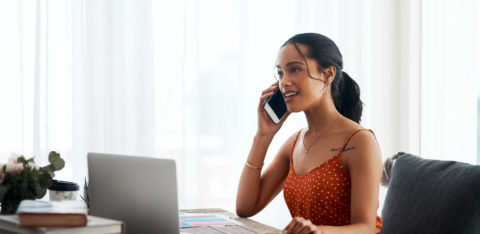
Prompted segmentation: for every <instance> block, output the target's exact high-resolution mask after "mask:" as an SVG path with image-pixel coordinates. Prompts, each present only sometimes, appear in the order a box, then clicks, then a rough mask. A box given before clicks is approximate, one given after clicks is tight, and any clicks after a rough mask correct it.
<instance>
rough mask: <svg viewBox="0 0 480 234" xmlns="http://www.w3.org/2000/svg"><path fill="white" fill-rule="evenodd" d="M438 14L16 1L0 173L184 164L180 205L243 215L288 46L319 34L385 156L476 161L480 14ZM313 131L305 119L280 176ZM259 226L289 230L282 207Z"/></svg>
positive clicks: (0, 68)
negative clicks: (267, 100)
mask: <svg viewBox="0 0 480 234" xmlns="http://www.w3.org/2000/svg"><path fill="white" fill-rule="evenodd" d="M436 3H437V1H429V0H424V1H415V0H408V1H400V0H391V1H383V0H365V1H356V0H342V1H327V0H323V1H313V0H311V1H274V0H265V1H253V0H248V1H239V0H230V1H223V0H184V1H168V2H167V1H150V0H142V1H129V0H123V1H91V0H81V1H24V0H19V1H2V2H0V31H1V32H2V37H1V39H0V51H1V53H0V110H2V112H1V113H2V115H0V129H1V130H0V160H2V161H6V160H7V158H8V156H9V153H10V152H18V153H23V154H25V155H27V156H32V155H35V156H38V160H39V162H45V160H46V154H47V152H48V151H50V150H57V151H59V152H60V153H61V155H62V157H64V158H66V159H67V167H66V168H65V169H63V170H62V171H61V173H59V174H58V175H57V177H58V178H60V179H65V180H74V181H76V182H78V183H80V184H83V180H84V178H85V176H86V174H87V168H86V161H85V160H86V153H87V152H90V151H96V152H108V153H118V154H129V155H140V156H152V157H167V158H174V159H176V161H177V168H178V177H179V195H180V207H181V208H199V207H221V208H225V209H228V210H230V211H234V207H235V195H236V188H237V183H238V177H239V174H240V170H241V168H242V167H243V163H244V160H245V158H246V155H247V153H248V151H249V147H250V144H251V140H252V137H253V135H254V133H255V130H256V112H255V110H256V106H257V104H258V103H257V102H258V98H259V94H260V92H261V90H262V89H264V88H265V87H267V86H268V85H269V84H271V83H272V82H273V81H274V79H273V76H272V71H273V67H274V62H275V58H276V54H277V51H278V49H279V46H280V45H281V44H282V43H283V42H284V41H285V40H286V39H288V38H289V37H290V36H292V35H293V34H295V33H300V32H307V31H313V32H319V33H322V34H324V35H327V36H329V37H330V38H332V39H333V40H334V41H335V42H336V43H337V45H338V46H339V47H340V50H341V51H342V53H343V56H344V63H345V66H344V67H345V71H347V72H348V73H349V74H351V76H352V77H353V78H354V79H355V80H357V82H358V83H359V85H360V87H361V90H362V100H363V101H364V103H365V108H364V117H363V122H362V124H363V125H364V126H365V127H367V128H372V129H373V130H374V131H375V132H376V134H377V137H378V139H379V143H380V146H381V148H382V152H383V155H384V157H388V156H390V155H391V154H393V153H395V152H397V151H407V152H412V153H418V154H421V155H422V156H426V157H432V158H441V159H452V160H460V161H467V162H472V163H475V162H476V161H475V160H476V151H475V150H476V147H478V136H477V135H475V134H476V131H477V130H476V129H477V126H478V123H477V113H478V109H477V107H476V106H475V105H476V100H477V93H476V90H475V89H476V88H475V87H477V82H479V74H480V71H479V68H478V66H476V64H479V58H480V56H479V50H480V49H479V48H480V47H479V45H478V41H480V40H479V39H480V38H479V32H480V23H479V22H480V21H479V20H478V15H480V6H479V5H478V3H476V2H474V1H460V3H461V4H460V3H458V4H457V1H450V0H443V1H440V3H439V4H436ZM447 9H448V10H449V11H448V13H447ZM475 17H477V18H476V19H475ZM440 38H441V39H440ZM472 116H473V117H472ZM304 125H305V123H304V120H303V116H302V114H294V115H291V117H290V119H289V120H288V121H287V122H286V124H285V125H284V127H283V128H282V130H281V131H280V132H279V134H278V135H277V136H276V138H275V139H274V142H273V143H272V145H271V148H270V150H269V152H268V155H267V158H266V161H267V162H266V164H268V163H269V162H270V161H271V160H272V158H273V156H274V154H275V153H276V150H277V149H278V148H279V146H280V144H282V143H283V141H284V140H285V139H286V138H287V137H288V136H289V135H291V134H292V133H294V132H295V131H297V130H298V129H300V128H301V127H303V126H304ZM126 173H135V172H134V171H132V172H126ZM158 176H161V173H160V172H159V175H158ZM152 179H154V177H153V178H152ZM254 218H255V219H258V220H260V221H262V222H265V223H267V224H271V225H274V226H277V227H279V228H281V227H283V226H285V225H286V224H287V222H288V221H289V219H290V214H289V212H288V210H287V209H286V207H285V204H284V201H283V196H282V195H280V196H278V197H277V198H276V199H275V200H274V201H273V202H272V204H271V205H269V206H268V207H267V208H266V209H265V210H264V211H262V212H261V213H260V214H259V215H257V216H255V217H254Z"/></svg>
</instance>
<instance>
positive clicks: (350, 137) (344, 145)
mask: <svg viewBox="0 0 480 234" xmlns="http://www.w3.org/2000/svg"><path fill="white" fill-rule="evenodd" d="M363 130H365V131H369V132H371V133H372V134H373V137H375V133H373V131H372V130H371V129H366V128H362V129H357V130H355V132H353V133H352V135H350V136H349V137H348V138H347V140H346V141H345V144H343V146H342V148H341V149H340V154H341V153H342V152H343V150H345V147H347V144H348V142H350V139H352V137H353V136H355V134H357V132H360V131H363ZM375 142H377V137H375ZM377 146H378V142H377Z"/></svg>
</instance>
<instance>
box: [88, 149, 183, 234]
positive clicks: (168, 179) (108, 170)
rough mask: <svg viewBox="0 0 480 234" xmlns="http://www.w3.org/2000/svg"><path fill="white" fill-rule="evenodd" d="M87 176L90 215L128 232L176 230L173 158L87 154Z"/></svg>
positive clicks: (173, 231)
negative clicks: (121, 225)
mask: <svg viewBox="0 0 480 234" xmlns="http://www.w3.org/2000/svg"><path fill="white" fill-rule="evenodd" d="M88 175H89V181H88V183H89V186H88V193H89V198H90V214H91V215H94V216H100V217H106V218H111V219H116V220H121V221H124V222H125V224H126V230H127V233H179V224H178V222H179V220H178V200H177V177H176V169H175V161H174V160H171V159H158V158H145V157H133V156H124V155H113V154H99V153H88Z"/></svg>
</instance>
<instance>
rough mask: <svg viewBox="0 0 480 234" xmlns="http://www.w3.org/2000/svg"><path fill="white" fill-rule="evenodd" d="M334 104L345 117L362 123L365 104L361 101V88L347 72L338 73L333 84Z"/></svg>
mask: <svg viewBox="0 0 480 234" xmlns="http://www.w3.org/2000/svg"><path fill="white" fill-rule="evenodd" d="M332 98H333V103H335V107H336V108H337V110H338V112H340V114H342V115H343V116H345V117H347V118H349V119H351V120H353V121H355V122H357V123H360V120H361V118H362V111H363V103H362V101H361V100H360V87H359V86H358V84H357V82H355V81H354V80H353V79H352V78H351V77H350V76H349V75H348V74H347V73H346V72H344V71H342V72H340V73H338V72H337V75H336V76H335V79H334V80H333V82H332Z"/></svg>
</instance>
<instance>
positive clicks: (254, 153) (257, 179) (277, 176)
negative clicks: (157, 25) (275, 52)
mask: <svg viewBox="0 0 480 234" xmlns="http://www.w3.org/2000/svg"><path fill="white" fill-rule="evenodd" d="M276 85H277V84H276V83H275V84H273V85H272V86H270V87H269V88H268V89H266V90H264V91H263V92H262V97H261V98H260V103H259V105H258V113H257V114H258V130H257V134H256V135H255V137H254V139H253V143H252V147H251V149H250V153H249V154H248V157H247V160H246V162H248V163H249V164H250V165H251V166H253V167H250V166H248V165H247V164H246V163H245V165H244V167H243V171H242V174H241V176H240V183H239V185H238V192H237V205H236V206H237V208H236V211H237V215H238V216H240V217H249V216H252V215H255V214H256V213H258V212H259V211H260V210H262V209H263V208H264V207H265V206H266V205H267V204H268V203H269V202H270V201H271V200H272V199H273V198H274V197H275V196H276V195H277V194H278V193H279V192H280V191H281V190H282V187H283V182H284V181H285V178H286V176H287V174H288V169H289V162H290V158H289V150H290V147H291V145H292V143H293V136H292V137H290V138H289V139H288V140H287V142H285V144H284V145H283V146H282V147H281V149H280V150H279V152H278V153H277V155H276V157H275V159H274V160H273V162H272V163H271V165H270V166H269V167H268V168H267V169H266V170H265V172H264V173H263V174H262V173H261V169H255V168H254V167H261V166H262V165H263V161H264V159H265V155H266V153H267V150H268V147H269V146H270V143H271V142H272V139H273V137H274V136H275V134H276V133H277V132H278V130H279V129H280V127H281V125H282V124H283V122H284V121H285V119H286V118H287V117H288V115H289V113H287V116H285V118H284V119H283V120H282V122H281V123H279V124H278V125H275V124H273V123H272V121H271V120H270V119H269V117H268V116H267V114H266V113H265V112H264V111H263V108H262V103H263V102H264V101H265V100H266V99H267V98H268V97H270V96H272V95H273V91H274V90H275V89H276V87H277V86H276Z"/></svg>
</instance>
